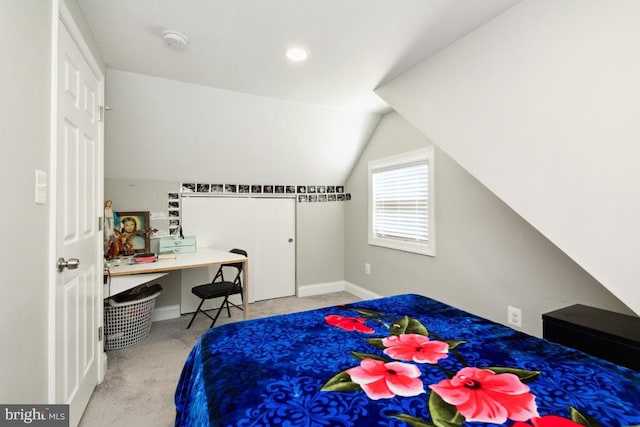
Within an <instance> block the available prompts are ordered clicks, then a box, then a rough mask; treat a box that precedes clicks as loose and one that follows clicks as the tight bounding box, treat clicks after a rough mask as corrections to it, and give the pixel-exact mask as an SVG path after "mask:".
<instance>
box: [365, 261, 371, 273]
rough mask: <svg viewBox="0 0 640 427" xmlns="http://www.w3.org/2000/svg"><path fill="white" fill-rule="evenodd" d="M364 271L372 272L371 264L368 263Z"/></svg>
mask: <svg viewBox="0 0 640 427" xmlns="http://www.w3.org/2000/svg"><path fill="white" fill-rule="evenodd" d="M364 272H365V273H366V274H371V264H369V263H366V264H365V265H364Z"/></svg>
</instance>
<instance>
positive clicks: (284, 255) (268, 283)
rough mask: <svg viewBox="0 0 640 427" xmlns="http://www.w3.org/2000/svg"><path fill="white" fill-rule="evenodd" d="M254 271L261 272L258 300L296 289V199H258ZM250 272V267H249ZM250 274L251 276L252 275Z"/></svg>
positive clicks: (292, 291) (292, 293)
mask: <svg viewBox="0 0 640 427" xmlns="http://www.w3.org/2000/svg"><path fill="white" fill-rule="evenodd" d="M255 201H256V212H257V215H256V227H255V230H256V249H255V250H256V253H257V254H258V255H260V256H256V259H255V267H254V269H255V271H256V272H259V274H260V277H259V279H260V282H259V283H258V285H257V286H256V288H255V289H256V293H255V296H256V300H257V301H260V300H265V299H271V298H280V297H286V296H291V295H294V294H295V293H296V285H295V276H296V262H295V260H296V245H295V240H294V238H295V231H296V230H295V223H296V202H295V200H293V199H255ZM249 273H250V274H251V271H249ZM249 277H251V276H249Z"/></svg>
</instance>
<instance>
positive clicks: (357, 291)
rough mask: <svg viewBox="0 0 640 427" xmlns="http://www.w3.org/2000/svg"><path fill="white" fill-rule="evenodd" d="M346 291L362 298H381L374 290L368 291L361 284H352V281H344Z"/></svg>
mask: <svg viewBox="0 0 640 427" xmlns="http://www.w3.org/2000/svg"><path fill="white" fill-rule="evenodd" d="M344 283H345V288H344V290H345V291H346V292H349V293H350V294H352V295H355V296H357V297H360V298H362V299H376V298H382V295H379V294H376V293H375V292H372V291H370V290H369V289H365V288H363V287H362V286H358V285H354V284H353V283H349V282H344Z"/></svg>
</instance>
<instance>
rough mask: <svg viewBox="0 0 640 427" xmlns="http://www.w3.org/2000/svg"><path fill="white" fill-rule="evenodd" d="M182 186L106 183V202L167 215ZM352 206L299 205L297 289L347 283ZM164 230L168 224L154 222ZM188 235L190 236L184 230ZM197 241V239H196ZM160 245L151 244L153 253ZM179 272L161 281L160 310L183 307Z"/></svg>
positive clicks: (123, 208)
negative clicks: (348, 209) (347, 222)
mask: <svg viewBox="0 0 640 427" xmlns="http://www.w3.org/2000/svg"><path fill="white" fill-rule="evenodd" d="M179 188H180V185H179V182H177V181H176V182H172V181H154V180H126V179H106V180H105V189H104V194H105V199H107V200H112V201H113V206H114V208H115V209H116V210H120V211H139V210H142V211H151V212H166V210H167V193H169V192H177V191H178V190H179ZM348 203H350V202H324V203H319V202H318V203H298V204H297V205H296V236H295V238H296V285H297V286H307V285H323V284H327V283H333V282H341V281H342V280H344V209H345V206H346V205H347V204H348ZM151 225H152V226H153V227H156V228H159V229H164V228H166V227H167V223H166V221H158V222H152V224H151ZM185 232H187V233H188V232H189V231H188V230H185ZM196 237H197V236H196ZM157 249H158V242H157V240H155V239H152V240H151V250H152V251H157ZM180 280H181V275H180V272H172V273H171V274H170V275H169V276H168V277H166V278H164V279H162V280H160V281H159V283H161V284H162V286H163V292H162V294H161V295H160V297H158V301H157V302H156V306H157V307H167V306H171V305H176V304H180Z"/></svg>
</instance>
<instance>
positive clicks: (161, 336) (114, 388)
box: [80, 292, 360, 427]
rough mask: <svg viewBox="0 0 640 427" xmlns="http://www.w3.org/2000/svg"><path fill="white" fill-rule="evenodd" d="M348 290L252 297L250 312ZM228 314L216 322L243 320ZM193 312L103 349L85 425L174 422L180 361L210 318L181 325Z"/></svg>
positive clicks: (287, 309)
mask: <svg viewBox="0 0 640 427" xmlns="http://www.w3.org/2000/svg"><path fill="white" fill-rule="evenodd" d="M359 299H360V298H358V297H356V296H354V295H351V294H349V293H347V292H337V293H331V294H324V295H315V296H310V297H304V298H298V297H287V298H278V299H273V300H267V301H259V302H256V303H253V304H251V305H250V307H249V313H250V316H251V318H253V319H255V318H259V317H266V316H272V315H276V314H284V313H291V312H296V311H304V310H311V309H315V308H320V307H328V306H333V305H337V304H344V303H348V302H354V301H358V300H359ZM231 313H232V317H231V318H228V317H227V316H226V313H223V314H221V315H220V318H219V319H218V322H217V323H216V326H218V325H221V324H224V323H229V322H236V321H240V320H242V312H241V311H240V310H237V309H232V312H231ZM190 318H191V315H183V316H181V317H180V318H179V319H171V320H164V321H161V322H155V323H153V324H152V326H151V333H150V334H149V336H148V337H147V338H146V339H145V340H144V341H143V342H141V343H138V344H136V345H133V346H131V347H127V348H123V349H120V350H112V351H109V352H107V357H108V369H107V374H106V376H105V380H104V382H103V383H102V384H100V385H98V387H97V388H96V389H95V391H94V392H93V396H92V397H91V400H90V401H89V405H88V406H87V409H86V411H85V413H84V415H83V417H82V420H81V421H80V426H83V427H103V426H104V427H107V426H109V427H117V426H127V427H131V426H133V427H136V426H157V427H162V426H167V427H168V426H172V425H173V422H174V416H175V412H174V406H173V393H174V390H175V387H176V383H177V381H178V377H179V376H180V372H181V370H182V365H183V363H184V361H185V359H186V358H187V355H188V354H189V351H190V350H191V347H192V346H193V345H194V344H195V342H196V341H197V339H198V338H199V337H200V335H201V334H202V333H203V332H204V331H206V330H207V328H208V327H209V325H210V324H211V321H210V320H209V319H208V318H207V317H205V316H204V315H199V316H198V317H197V318H196V320H195V321H194V323H193V325H192V326H191V328H190V329H185V328H186V327H187V324H188V323H189V320H190Z"/></svg>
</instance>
